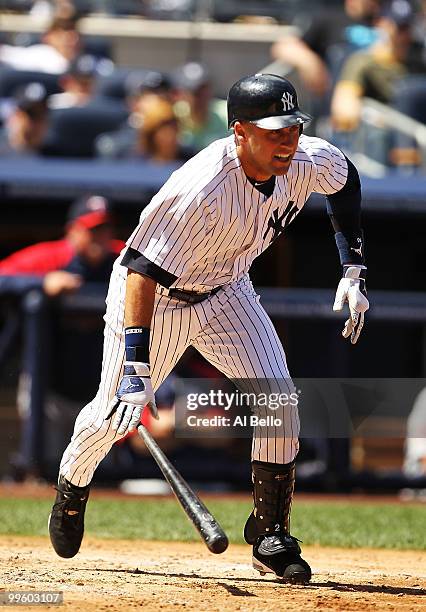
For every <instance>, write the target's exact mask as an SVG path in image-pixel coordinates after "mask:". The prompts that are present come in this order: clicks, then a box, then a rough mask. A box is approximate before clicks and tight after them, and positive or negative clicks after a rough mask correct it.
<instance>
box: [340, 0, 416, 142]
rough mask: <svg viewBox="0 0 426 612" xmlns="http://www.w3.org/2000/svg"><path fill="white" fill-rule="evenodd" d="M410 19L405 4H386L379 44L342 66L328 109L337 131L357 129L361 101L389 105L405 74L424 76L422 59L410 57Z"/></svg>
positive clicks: (396, 0)
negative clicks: (369, 99) (367, 99)
mask: <svg viewBox="0 0 426 612" xmlns="http://www.w3.org/2000/svg"><path fill="white" fill-rule="evenodd" d="M414 18H415V14H414V12H413V9H412V7H411V5H410V4H409V3H408V2H407V1H406V0H393V1H392V2H390V3H388V4H387V5H385V7H384V10H383V13H382V16H381V18H380V20H379V21H378V24H377V30H378V32H379V40H378V41H377V42H376V43H375V44H374V45H373V46H372V47H371V48H370V49H368V50H367V51H360V52H358V53H355V54H353V55H352V56H351V57H349V58H348V60H347V61H346V62H345V64H344V66H343V69H342V73H341V76H340V79H339V81H338V83H337V85H336V89H335V92H334V95H333V99H332V107H331V113H332V121H333V124H334V126H335V127H336V128H337V129H338V130H340V131H351V130H354V129H356V128H357V126H358V123H359V119H360V114H361V106H362V98H363V97H370V98H373V99H375V100H378V101H379V102H382V103H384V104H389V103H390V102H391V101H392V98H393V95H394V92H395V89H396V85H397V83H398V81H399V80H400V79H402V78H403V77H405V76H406V75H408V74H424V73H425V68H426V65H425V63H424V61H423V59H422V57H421V56H413V54H410V49H411V46H412V44H413V29H412V28H413V23H414Z"/></svg>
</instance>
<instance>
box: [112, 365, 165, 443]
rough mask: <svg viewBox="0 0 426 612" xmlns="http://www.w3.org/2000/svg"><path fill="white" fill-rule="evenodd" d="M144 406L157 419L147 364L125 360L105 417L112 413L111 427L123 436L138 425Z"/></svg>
mask: <svg viewBox="0 0 426 612" xmlns="http://www.w3.org/2000/svg"><path fill="white" fill-rule="evenodd" d="M145 406H148V408H149V410H150V412H151V414H152V416H153V417H154V418H155V419H158V411H157V406H156V404H155V397H154V391H153V389H152V383H151V376H150V371H149V365H148V364H147V363H139V362H127V361H126V362H125V363H124V374H123V378H122V379H121V382H120V386H119V387H118V391H117V393H116V394H115V398H114V400H113V401H112V403H111V405H110V408H109V410H108V416H107V417H106V418H107V419H109V418H111V417H112V416H113V415H114V417H113V421H112V428H113V429H114V430H115V431H116V432H117V433H118V434H119V435H122V436H124V435H125V434H127V433H129V432H131V431H133V430H134V429H136V427H137V426H138V425H139V423H140V419H141V416H142V412H143V410H144V408H145Z"/></svg>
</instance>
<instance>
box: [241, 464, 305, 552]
mask: <svg viewBox="0 0 426 612" xmlns="http://www.w3.org/2000/svg"><path fill="white" fill-rule="evenodd" d="M252 477H253V500H254V508H253V511H252V513H251V514H250V516H249V518H248V519H247V522H246V524H245V527H244V539H245V540H246V542H247V543H248V544H254V543H255V542H256V540H257V538H258V537H259V536H262V535H272V534H274V533H275V532H278V531H279V532H281V533H284V534H286V535H289V533H290V510H291V503H292V500H293V491H294V481H295V461H292V462H291V463H286V464H284V465H279V464H277V463H266V462H263V461H253V462H252Z"/></svg>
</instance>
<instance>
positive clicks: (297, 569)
mask: <svg viewBox="0 0 426 612" xmlns="http://www.w3.org/2000/svg"><path fill="white" fill-rule="evenodd" d="M300 553H301V550H300V546H299V544H298V543H297V540H296V538H293V536H291V535H286V534H284V533H282V532H281V533H276V534H274V535H267V536H260V537H259V538H258V539H257V541H256V543H255V544H254V546H253V567H254V569H257V570H258V571H259V572H260V574H261V576H264V575H265V574H267V573H272V574H275V576H276V577H277V578H279V579H280V580H283V581H284V582H291V583H292V584H307V583H308V582H309V581H310V579H311V576H312V572H311V568H310V567H309V565H308V564H307V563H306V561H305V560H304V559H302V557H301V556H300Z"/></svg>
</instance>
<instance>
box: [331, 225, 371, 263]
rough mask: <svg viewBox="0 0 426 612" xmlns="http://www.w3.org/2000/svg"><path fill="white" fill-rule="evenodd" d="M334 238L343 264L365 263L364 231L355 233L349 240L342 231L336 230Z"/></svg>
mask: <svg viewBox="0 0 426 612" xmlns="http://www.w3.org/2000/svg"><path fill="white" fill-rule="evenodd" d="M334 239H335V241H336V245H337V249H338V251H339V256H340V263H341V264H342V266H344V265H348V264H356V265H361V266H362V265H364V244H363V243H364V241H363V235H362V233H361V234H358V235H354V236H353V238H352V239H351V241H350V242H349V241H348V239H347V238H346V236H345V235H344V234H343V233H342V232H336V233H335V234H334Z"/></svg>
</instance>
